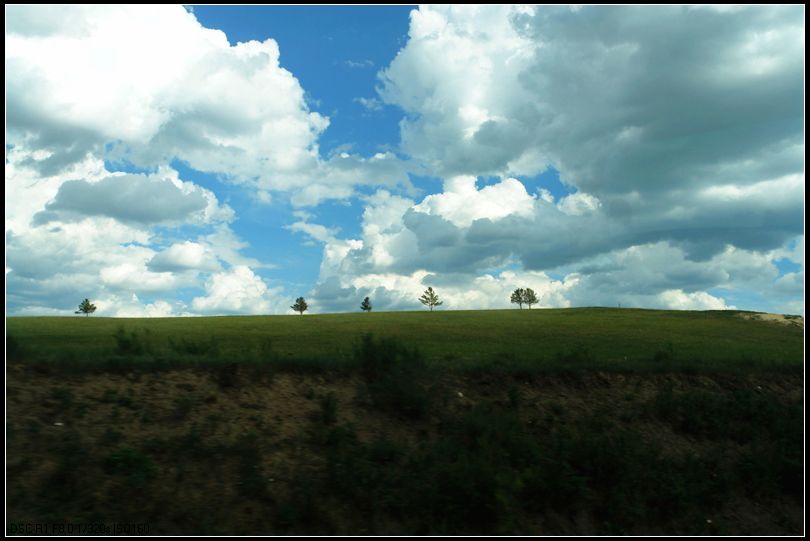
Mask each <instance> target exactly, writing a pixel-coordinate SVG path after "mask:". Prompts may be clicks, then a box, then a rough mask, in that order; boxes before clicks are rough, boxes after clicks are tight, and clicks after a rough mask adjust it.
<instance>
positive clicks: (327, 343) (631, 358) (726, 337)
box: [6, 308, 804, 370]
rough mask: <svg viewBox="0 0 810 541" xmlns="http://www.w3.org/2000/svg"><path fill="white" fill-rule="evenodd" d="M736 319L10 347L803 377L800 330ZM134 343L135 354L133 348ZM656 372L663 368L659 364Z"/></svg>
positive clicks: (60, 324) (427, 323) (96, 340)
mask: <svg viewBox="0 0 810 541" xmlns="http://www.w3.org/2000/svg"><path fill="white" fill-rule="evenodd" d="M744 315H746V313H741V312H733V311H706V312H688V311H666V310H636V309H610V308H573V309H545V310H538V309H535V310H484V311H444V312H443V311H436V312H432V313H431V312H427V311H425V312H387V313H385V312H372V313H368V314H367V313H346V314H327V315H304V316H297V315H296V316H292V315H291V316H239V317H206V318H154V319H127V318H115V319H113V318H97V317H47V318H29V317H14V318H8V319H7V320H6V326H7V334H8V336H10V337H12V340H13V344H12V347H13V348H15V352H16V348H21V349H24V350H26V351H27V357H30V358H37V359H52V360H53V359H60V358H61V359H68V360H70V359H72V360H74V361H75V360H77V359H81V360H83V361H86V362H91V361H92V359H101V358H104V357H106V356H108V355H109V354H111V353H114V352H116V351H117V352H119V353H121V352H123V353H126V352H127V351H128V349H127V348H130V350H131V349H132V348H135V349H136V350H138V351H142V352H143V353H148V354H149V355H151V356H153V357H160V358H164V359H178V360H179V359H180V358H181V357H187V356H188V355H184V354H194V353H197V354H198V355H197V356H198V357H205V356H206V355H203V353H205V354H207V356H208V357H211V356H212V355H214V354H215V356H217V357H219V358H223V359H227V360H230V361H249V360H255V359H257V358H263V359H265V360H266V359H267V358H268V357H269V354H270V353H271V352H272V356H274V357H278V358H281V359H309V360H313V359H319V360H322V361H323V362H330V361H334V362H336V363H339V362H341V361H345V360H346V359H348V358H350V357H351V355H352V350H353V348H354V346H355V345H356V344H357V341H358V340H359V338H360V337H361V336H362V335H363V334H366V333H372V334H374V335H375V336H377V337H390V338H394V339H397V340H399V341H401V342H403V343H405V344H408V345H410V346H413V347H417V348H418V349H419V350H420V352H421V353H422V354H423V355H424V357H425V358H426V359H427V361H428V362H429V363H430V364H433V365H437V366H443V367H447V368H465V367H468V368H469V367H475V368H481V367H492V366H497V365H502V366H503V365H512V366H520V367H522V368H526V367H529V368H532V367H533V368H543V367H546V368H559V367H565V366H572V365H576V366H579V367H584V366H588V367H593V368H597V367H598V368H602V369H608V370H610V369H618V370H643V369H656V370H657V369H660V368H661V366H662V365H665V363H669V365H666V366H667V367H668V368H672V366H674V365H673V364H672V363H675V364H677V365H678V366H682V367H691V368H694V369H711V370H722V369H726V368H729V367H733V366H742V365H745V366H761V367H770V368H777V367H790V366H794V367H795V366H801V365H802V359H803V346H804V342H803V328H802V327H800V326H798V325H795V324H793V325H791V324H788V325H785V324H778V323H772V322H763V321H757V320H752V319H746V318H745V317H742V316H744ZM129 342H133V343H131V344H130V343H129ZM654 361H658V362H654Z"/></svg>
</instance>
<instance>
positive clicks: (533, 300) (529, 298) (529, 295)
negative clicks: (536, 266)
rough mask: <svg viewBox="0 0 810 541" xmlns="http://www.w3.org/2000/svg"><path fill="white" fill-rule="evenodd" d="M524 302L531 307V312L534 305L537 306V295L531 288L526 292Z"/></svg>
mask: <svg viewBox="0 0 810 541" xmlns="http://www.w3.org/2000/svg"><path fill="white" fill-rule="evenodd" d="M523 302H525V303H526V304H528V305H529V310H531V309H532V305H533V304H537V303H538V302H540V301H538V300H537V295H535V294H534V290H533V289H531V288H530V287H527V288H526V290H525V291H524V292H523Z"/></svg>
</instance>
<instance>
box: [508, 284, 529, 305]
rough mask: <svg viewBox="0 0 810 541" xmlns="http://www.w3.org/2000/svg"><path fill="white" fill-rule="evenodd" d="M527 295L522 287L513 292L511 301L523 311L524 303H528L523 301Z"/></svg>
mask: <svg viewBox="0 0 810 541" xmlns="http://www.w3.org/2000/svg"><path fill="white" fill-rule="evenodd" d="M525 295H526V290H525V289H523V288H522V287H521V288H518V289H516V290H514V291H513V292H512V298H511V299H509V300H510V301H512V304H517V305H518V306H520V309H521V310H523V303H524V302H526V301H524V300H523V297H524V296H525Z"/></svg>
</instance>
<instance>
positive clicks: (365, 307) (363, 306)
mask: <svg viewBox="0 0 810 541" xmlns="http://www.w3.org/2000/svg"><path fill="white" fill-rule="evenodd" d="M360 308H361V309H362V310H363V311H364V312H371V301H370V300H369V298H368V297H366V298H365V299H363V302H362V303H361V304H360Z"/></svg>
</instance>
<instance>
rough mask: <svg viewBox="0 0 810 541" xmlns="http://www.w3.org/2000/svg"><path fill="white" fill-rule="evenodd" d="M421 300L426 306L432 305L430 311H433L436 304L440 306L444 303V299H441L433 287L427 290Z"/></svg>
mask: <svg viewBox="0 0 810 541" xmlns="http://www.w3.org/2000/svg"><path fill="white" fill-rule="evenodd" d="M419 302H421V303H422V304H424V305H425V306H429V307H430V311H431V312H432V311H433V307H434V306H439V305H440V304H442V301H440V300H439V296H438V295H436V293H435V292H434V291H433V288H432V287H429V288H427V291H425V293H424V294H423V295H422V296H421V297H420V298H419Z"/></svg>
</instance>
